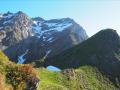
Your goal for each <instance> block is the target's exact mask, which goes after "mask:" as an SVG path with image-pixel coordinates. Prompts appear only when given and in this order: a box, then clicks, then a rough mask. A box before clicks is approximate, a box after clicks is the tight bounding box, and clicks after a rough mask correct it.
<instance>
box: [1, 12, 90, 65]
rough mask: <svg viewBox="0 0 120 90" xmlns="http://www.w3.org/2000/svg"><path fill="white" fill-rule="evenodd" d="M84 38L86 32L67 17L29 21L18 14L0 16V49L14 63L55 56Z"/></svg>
mask: <svg viewBox="0 0 120 90" xmlns="http://www.w3.org/2000/svg"><path fill="white" fill-rule="evenodd" d="M87 38H88V36H87V34H86V32H85V30H84V29H83V28H82V27H81V26H80V25H79V24H77V23H76V22H75V21H74V20H73V19H70V18H62V19H52V20H44V19H42V18H40V17H36V18H30V17H29V16H27V15H26V14H25V13H23V12H21V11H19V12H17V13H10V12H8V13H5V14H0V49H1V50H3V51H4V52H5V54H6V55H7V56H8V57H9V58H10V59H12V60H16V62H19V61H17V60H18V59H19V60H20V58H21V59H23V58H24V60H21V61H26V62H32V60H39V59H41V58H43V57H45V56H46V57H50V56H52V55H56V54H58V53H60V52H62V51H63V50H66V49H68V48H70V47H72V46H74V45H77V44H79V43H81V42H82V41H84V40H86V39H87ZM25 52H27V53H25ZM24 53H25V55H24ZM20 56H22V57H20ZM23 63H24V62H23Z"/></svg>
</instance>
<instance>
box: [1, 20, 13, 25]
mask: <svg viewBox="0 0 120 90" xmlns="http://www.w3.org/2000/svg"><path fill="white" fill-rule="evenodd" d="M6 23H11V20H8V21H4V22H3V24H6Z"/></svg>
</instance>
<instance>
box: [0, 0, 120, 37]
mask: <svg viewBox="0 0 120 90" xmlns="http://www.w3.org/2000/svg"><path fill="white" fill-rule="evenodd" d="M7 11H10V12H14V13H15V12H17V11H23V12H25V13H27V14H28V15H29V16H30V17H36V16H40V17H42V18H44V19H53V18H65V17H70V18H72V19H74V20H75V21H76V22H78V23H79V24H80V25H81V26H82V27H83V28H84V29H85V30H86V32H87V34H88V35H89V36H91V35H93V34H95V33H96V32H98V31H99V30H101V29H105V28H113V29H116V30H117V32H119V34H120V0H0V12H1V13H4V12H7Z"/></svg>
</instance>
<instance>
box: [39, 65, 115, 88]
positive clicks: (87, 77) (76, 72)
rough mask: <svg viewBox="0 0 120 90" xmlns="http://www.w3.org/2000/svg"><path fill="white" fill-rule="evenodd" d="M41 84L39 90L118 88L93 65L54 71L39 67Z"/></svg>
mask: <svg viewBox="0 0 120 90" xmlns="http://www.w3.org/2000/svg"><path fill="white" fill-rule="evenodd" d="M37 70H38V72H39V76H40V80H41V82H40V84H39V87H38V89H37V90H116V89H117V88H116V87H115V86H114V84H113V83H112V82H111V81H110V80H109V79H108V78H107V77H106V76H104V75H103V74H101V73H100V72H99V70H98V69H97V68H95V67H91V66H82V67H80V68H78V69H66V70H64V71H62V72H52V71H48V70H46V69H44V68H39V69H37Z"/></svg>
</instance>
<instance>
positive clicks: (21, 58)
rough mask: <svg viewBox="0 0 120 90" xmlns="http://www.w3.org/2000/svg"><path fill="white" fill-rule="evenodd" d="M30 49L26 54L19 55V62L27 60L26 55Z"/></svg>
mask: <svg viewBox="0 0 120 90" xmlns="http://www.w3.org/2000/svg"><path fill="white" fill-rule="evenodd" d="M28 51H29V50H26V51H25V53H24V54H22V55H20V56H18V64H23V63H24V62H25V60H26V59H25V58H24V56H25V55H26V54H27V53H28Z"/></svg>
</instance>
